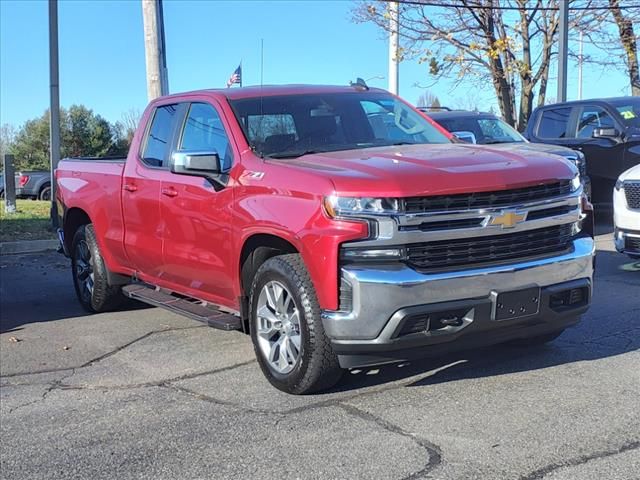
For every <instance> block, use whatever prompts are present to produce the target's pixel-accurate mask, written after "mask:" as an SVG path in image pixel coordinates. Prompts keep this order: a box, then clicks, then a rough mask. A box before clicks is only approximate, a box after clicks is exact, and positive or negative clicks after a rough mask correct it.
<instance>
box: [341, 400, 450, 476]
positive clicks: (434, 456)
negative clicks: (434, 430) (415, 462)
mask: <svg viewBox="0 0 640 480" xmlns="http://www.w3.org/2000/svg"><path fill="white" fill-rule="evenodd" d="M337 406H338V407H340V408H342V409H343V410H344V411H345V412H347V413H349V414H350V415H353V416H355V417H358V418H360V419H362V420H365V421H367V422H372V423H375V424H376V425H378V426H379V427H381V428H383V429H384V430H387V431H389V432H391V433H395V434H396V435H400V436H403V437H406V438H408V439H410V440H411V441H413V442H415V443H416V444H418V445H419V446H420V447H422V448H423V449H424V450H426V451H427V453H428V454H429V460H428V461H427V463H426V465H425V466H424V467H422V468H421V469H420V470H418V471H417V472H414V473H412V474H410V475H408V476H406V477H403V478H402V480H414V479H417V478H421V477H424V476H425V475H426V474H427V473H429V472H430V471H432V470H433V469H435V468H436V467H438V466H439V465H440V464H442V449H441V448H440V447H439V446H438V445H436V444H434V443H431V442H429V441H427V440H425V439H423V438H420V437H418V436H416V435H414V434H413V433H410V432H407V431H406V430H403V429H402V428H400V427H399V426H398V425H395V424H393V423H391V422H388V421H386V420H383V419H382V418H380V417H378V416H376V415H373V414H371V413H369V412H366V411H364V410H360V409H359V408H357V407H354V406H353V405H348V404H346V403H338V404H337Z"/></svg>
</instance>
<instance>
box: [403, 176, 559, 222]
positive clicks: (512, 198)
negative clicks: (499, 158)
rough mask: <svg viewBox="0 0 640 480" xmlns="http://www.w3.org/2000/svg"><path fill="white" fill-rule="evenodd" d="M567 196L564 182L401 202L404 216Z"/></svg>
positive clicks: (413, 198) (507, 204)
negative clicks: (405, 214)
mask: <svg viewBox="0 0 640 480" xmlns="http://www.w3.org/2000/svg"><path fill="white" fill-rule="evenodd" d="M569 193H571V181H570V180H565V181H562V182H555V183H546V184H543V185H535V186H533V187H526V188H516V189H511V190H500V191H494V192H477V193H465V194H457V195H436V196H432V197H408V198H405V199H404V200H403V203H404V212H405V213H407V214H420V213H429V212H450V211H454V210H476V209H487V208H496V207H506V206H509V205H517V204H521V203H530V202H539V201H544V200H549V199H552V198H556V197H561V196H564V195H568V194H569Z"/></svg>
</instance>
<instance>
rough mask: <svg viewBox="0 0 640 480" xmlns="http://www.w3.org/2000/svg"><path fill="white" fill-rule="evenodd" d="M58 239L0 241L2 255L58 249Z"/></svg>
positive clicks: (0, 253)
mask: <svg viewBox="0 0 640 480" xmlns="http://www.w3.org/2000/svg"><path fill="white" fill-rule="evenodd" d="M58 245H59V242H58V240H23V241H22V242H0V255H16V254H18V253H38V252H46V251H48V250H57V248H58Z"/></svg>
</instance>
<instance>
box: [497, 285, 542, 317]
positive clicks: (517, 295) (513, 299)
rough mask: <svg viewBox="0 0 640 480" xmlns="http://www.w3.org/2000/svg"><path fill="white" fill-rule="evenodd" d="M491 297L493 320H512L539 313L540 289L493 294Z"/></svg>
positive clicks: (533, 288) (532, 288)
mask: <svg viewBox="0 0 640 480" xmlns="http://www.w3.org/2000/svg"><path fill="white" fill-rule="evenodd" d="M492 296H493V297H494V299H493V300H494V303H493V308H494V315H493V318H494V320H513V319H514V318H520V317H528V316H529V315H535V314H536V313H538V312H539V311H540V287H531V288H523V289H522V290H514V291H511V292H502V293H496V292H494V293H493V294H492Z"/></svg>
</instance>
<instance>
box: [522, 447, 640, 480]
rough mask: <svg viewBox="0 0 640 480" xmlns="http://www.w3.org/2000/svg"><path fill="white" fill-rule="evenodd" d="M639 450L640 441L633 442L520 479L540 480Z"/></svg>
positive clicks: (548, 466)
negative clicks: (550, 475) (594, 461)
mask: <svg viewBox="0 0 640 480" xmlns="http://www.w3.org/2000/svg"><path fill="white" fill-rule="evenodd" d="M637 448H640V440H631V441H629V442H627V443H625V444H623V445H622V446H621V447H618V448H616V449H613V450H602V451H599V452H595V453H592V454H589V455H583V456H580V457H576V458H572V459H569V460H566V461H564V462H558V463H552V464H551V465H547V466H546V467H542V468H539V469H538V470H534V471H533V472H531V473H529V474H528V475H524V476H522V477H520V480H540V479H542V478H544V477H546V476H547V475H548V474H549V473H552V472H554V471H556V470H559V469H560V468H566V467H576V466H578V465H583V464H585V463H587V462H590V461H592V460H598V459H600V458H606V457H611V456H613V455H619V454H621V453H624V452H628V451H629V450H635V449H637Z"/></svg>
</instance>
